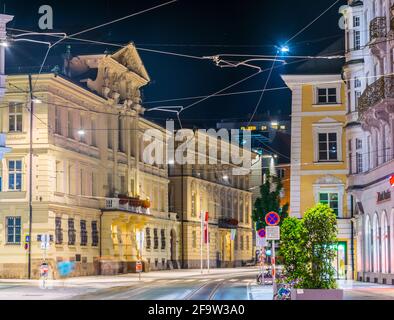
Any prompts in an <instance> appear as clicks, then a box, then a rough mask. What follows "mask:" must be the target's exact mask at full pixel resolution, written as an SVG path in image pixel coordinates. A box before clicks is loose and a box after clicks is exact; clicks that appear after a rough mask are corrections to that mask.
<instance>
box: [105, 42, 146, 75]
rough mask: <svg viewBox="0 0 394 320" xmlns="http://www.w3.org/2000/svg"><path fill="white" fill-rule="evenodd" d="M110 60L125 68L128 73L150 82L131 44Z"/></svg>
mask: <svg viewBox="0 0 394 320" xmlns="http://www.w3.org/2000/svg"><path fill="white" fill-rule="evenodd" d="M111 58H112V59H114V60H115V61H117V62H118V63H120V64H121V65H123V66H125V67H126V68H127V69H128V70H129V71H131V72H134V73H135V74H137V75H138V76H140V77H141V78H143V79H144V80H146V82H149V81H150V78H149V75H148V72H147V71H146V69H145V67H144V64H143V62H142V60H141V58H140V56H139V54H138V52H137V49H136V47H135V46H134V45H133V44H128V45H127V46H126V47H124V48H123V49H121V50H119V51H118V52H116V53H114V54H113V55H112V56H111Z"/></svg>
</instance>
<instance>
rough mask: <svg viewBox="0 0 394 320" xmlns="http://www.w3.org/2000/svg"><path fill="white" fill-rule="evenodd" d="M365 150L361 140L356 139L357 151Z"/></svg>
mask: <svg viewBox="0 0 394 320" xmlns="http://www.w3.org/2000/svg"><path fill="white" fill-rule="evenodd" d="M362 148H363V141H362V140H361V139H356V149H357V150H360V149H362Z"/></svg>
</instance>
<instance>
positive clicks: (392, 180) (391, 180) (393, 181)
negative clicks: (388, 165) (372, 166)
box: [390, 175, 394, 187]
mask: <svg viewBox="0 0 394 320" xmlns="http://www.w3.org/2000/svg"><path fill="white" fill-rule="evenodd" d="M390 185H391V186H392V187H394V175H393V176H391V177H390Z"/></svg>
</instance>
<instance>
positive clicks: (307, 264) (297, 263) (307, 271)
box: [280, 204, 337, 289]
mask: <svg viewBox="0 0 394 320" xmlns="http://www.w3.org/2000/svg"><path fill="white" fill-rule="evenodd" d="M336 243H337V222H336V216H335V213H334V211H333V210H332V209H331V208H330V207H329V206H327V205H326V204H318V205H316V206H315V207H313V208H311V209H309V210H308V211H307V212H305V214H304V218H303V219H302V220H298V219H296V218H287V219H285V221H284V222H283V224H282V228H281V246H280V247H281V254H282V255H283V257H284V269H285V273H286V276H287V277H288V278H289V279H290V280H295V279H298V280H300V282H299V284H298V287H300V288H304V289H334V288H335V287H336V281H335V270H334V268H333V267H332V260H333V259H334V257H335V249H334V247H335V245H336Z"/></svg>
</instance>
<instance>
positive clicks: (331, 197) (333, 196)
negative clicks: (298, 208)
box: [319, 193, 339, 216]
mask: <svg viewBox="0 0 394 320" xmlns="http://www.w3.org/2000/svg"><path fill="white" fill-rule="evenodd" d="M338 199H339V197H338V193H320V199H319V201H320V203H323V204H327V205H328V206H329V207H330V208H331V209H332V210H334V213H335V214H336V215H337V216H338V214H339V211H338V208H339V207H338V205H339V200H338Z"/></svg>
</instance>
